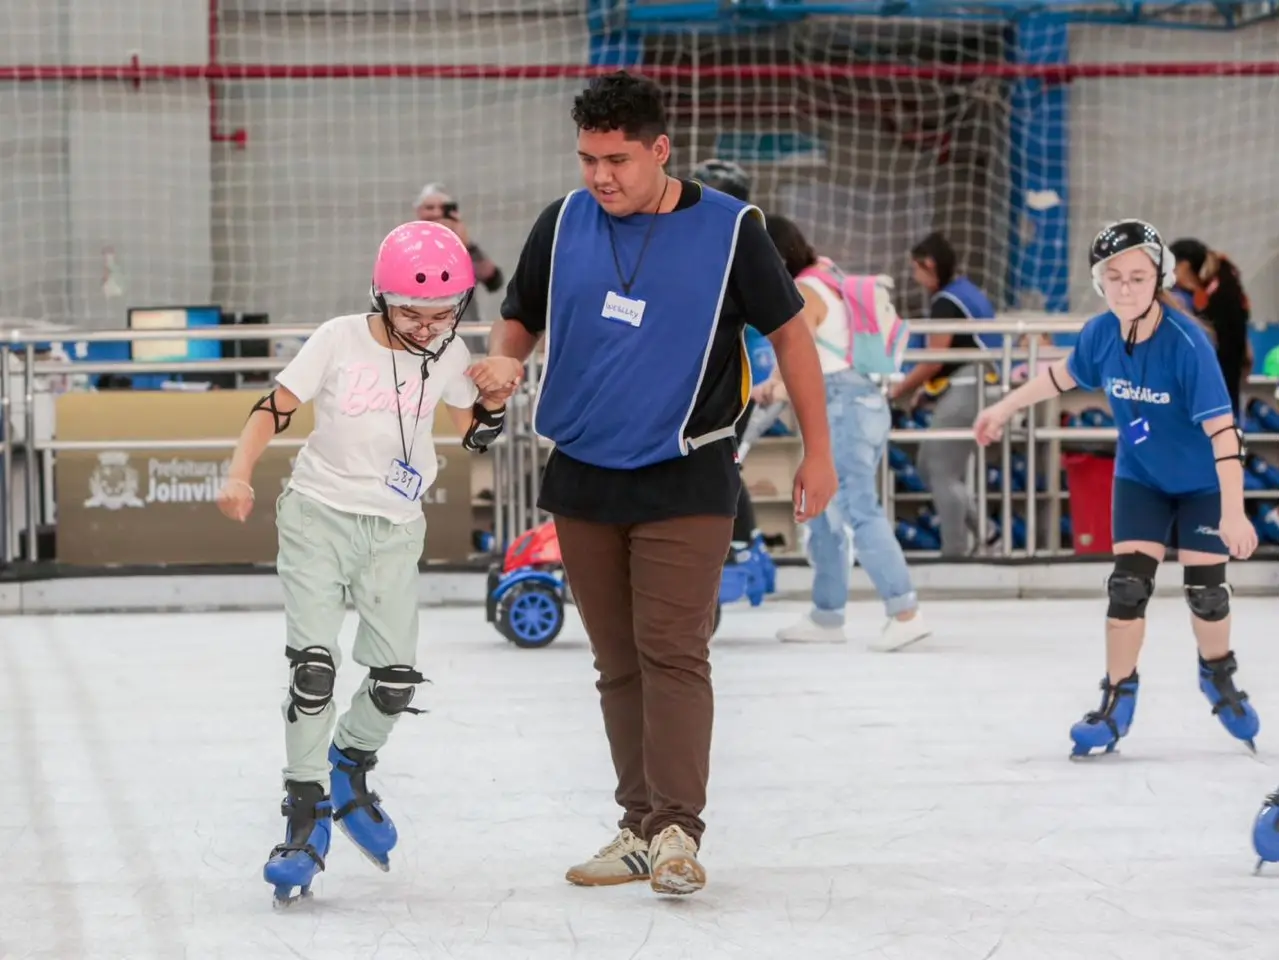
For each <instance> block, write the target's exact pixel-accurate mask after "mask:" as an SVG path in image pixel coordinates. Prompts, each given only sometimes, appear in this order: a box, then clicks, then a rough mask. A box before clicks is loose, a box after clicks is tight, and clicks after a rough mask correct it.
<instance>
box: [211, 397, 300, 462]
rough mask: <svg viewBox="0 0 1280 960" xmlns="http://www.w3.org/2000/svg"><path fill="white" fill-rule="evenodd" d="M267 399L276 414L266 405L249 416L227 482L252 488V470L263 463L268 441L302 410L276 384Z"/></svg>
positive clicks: (285, 428)
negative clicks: (271, 403)
mask: <svg viewBox="0 0 1280 960" xmlns="http://www.w3.org/2000/svg"><path fill="white" fill-rule="evenodd" d="M269 396H271V398H272V399H271V401H269V402H273V403H274V405H275V412H274V413H273V412H272V411H271V409H270V408H269V406H267V405H263V406H259V407H256V408H255V409H254V410H253V411H252V412H250V414H249V418H248V419H247V420H246V421H245V423H244V427H243V428H242V429H241V430H240V439H239V440H237V441H236V449H235V453H233V454H232V455H231V465H230V467H228V469H227V477H228V479H231V480H235V481H237V482H239V483H244V484H246V485H252V480H253V468H254V467H256V466H257V465H258V461H259V460H261V459H262V455H263V453H265V452H266V449H267V447H268V445H270V443H271V438H272V437H274V436H275V435H276V434H277V433H283V432H284V431H285V430H287V429H288V428H289V419H290V418H291V417H292V416H293V414H294V412H295V411H296V410H297V409H298V408H299V407H300V406H302V401H301V400H299V399H298V398H297V397H296V396H295V395H294V394H293V393H292V392H291V391H289V390H288V389H287V388H285V387H282V386H280V385H279V384H277V385H276V387H275V390H274V391H273V393H272V394H270V395H269Z"/></svg>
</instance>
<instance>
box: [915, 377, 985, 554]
mask: <svg viewBox="0 0 1280 960" xmlns="http://www.w3.org/2000/svg"><path fill="white" fill-rule="evenodd" d="M981 378H982V370H981V368H979V367H974V366H969V367H961V368H960V369H959V370H957V371H956V372H955V373H953V374H952V375H951V377H950V378H949V379H950V381H951V386H950V388H949V389H948V390H947V392H946V393H944V394H943V395H942V398H941V399H940V400H939V401H938V405H937V406H936V407H934V409H933V426H935V427H959V428H965V429H967V428H970V427H972V426H973V421H974V420H975V419H977V416H978V382H979V381H980V380H981ZM974 449H975V447H974V442H973V441H972V440H926V441H925V442H924V443H922V444H920V452H919V454H918V455H917V456H916V469H917V470H918V471H919V472H920V477H921V479H922V480H924V482H925V485H926V486H927V487H928V488H929V492H930V493H932V494H933V506H934V509H936V510H937V511H938V525H939V527H940V528H941V532H942V555H943V556H944V557H963V556H965V555H966V554H968V552H969V539H968V532H970V531H972V532H973V534H974V536H977V533H978V507H977V504H976V503H975V502H974V498H973V495H972V494H971V493H970V492H969V482H968V479H969V458H970V457H971V456H973V453H974ZM978 482H979V483H985V482H986V478H985V477H980V478H979V480H978Z"/></svg>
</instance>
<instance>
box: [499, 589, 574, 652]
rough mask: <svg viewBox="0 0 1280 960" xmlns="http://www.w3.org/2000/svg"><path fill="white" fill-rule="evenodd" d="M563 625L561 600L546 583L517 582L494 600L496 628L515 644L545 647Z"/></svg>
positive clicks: (562, 601)
mask: <svg viewBox="0 0 1280 960" xmlns="http://www.w3.org/2000/svg"><path fill="white" fill-rule="evenodd" d="M563 626H564V600H562V599H561V597H560V594H559V593H558V592H557V591H555V590H553V589H552V588H551V587H549V586H547V585H546V584H542V583H527V584H520V585H519V586H515V587H512V588H511V589H510V590H508V591H507V592H506V593H505V594H503V597H502V599H501V600H500V601H498V630H499V631H500V632H501V633H502V635H503V636H504V637H506V638H507V639H508V640H510V641H511V642H512V643H514V644H515V645H516V646H517V647H524V648H526V649H528V648H534V647H545V646H546V645H547V644H549V643H550V642H551V641H552V640H554V639H555V638H556V637H557V636H559V635H560V629H561V628H562V627H563Z"/></svg>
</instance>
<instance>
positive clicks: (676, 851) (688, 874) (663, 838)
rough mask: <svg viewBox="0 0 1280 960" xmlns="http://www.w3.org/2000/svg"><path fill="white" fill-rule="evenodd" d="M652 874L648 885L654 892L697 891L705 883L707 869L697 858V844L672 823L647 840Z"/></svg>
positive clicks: (684, 892)
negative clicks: (649, 841)
mask: <svg viewBox="0 0 1280 960" xmlns="http://www.w3.org/2000/svg"><path fill="white" fill-rule="evenodd" d="M649 863H650V865H651V866H652V870H653V877H652V879H650V881H649V886H650V887H652V888H653V890H654V891H655V892H656V893H672V894H677V895H681V894H686V893H696V892H697V891H699V890H701V889H702V888H703V887H705V886H706V885H707V871H706V870H704V869H703V868H702V864H700V863H699V862H698V845H697V844H696V843H694V841H693V838H692V837H690V836H689V835H688V834H687V833H685V832H684V831H683V830H682V829H680V827H678V826H676V825H675V824H674V823H673V824H672V825H671V826H669V827H667V828H666V829H665V830H663V831H662V832H661V833H660V834H658V835H657V836H656V837H654V838H653V842H652V843H651V844H649Z"/></svg>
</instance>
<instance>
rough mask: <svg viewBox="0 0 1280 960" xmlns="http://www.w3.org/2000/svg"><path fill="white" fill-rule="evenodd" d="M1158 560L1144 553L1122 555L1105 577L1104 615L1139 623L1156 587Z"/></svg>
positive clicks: (1113, 618) (1144, 614) (1117, 558)
mask: <svg viewBox="0 0 1280 960" xmlns="http://www.w3.org/2000/svg"><path fill="white" fill-rule="evenodd" d="M1159 567H1160V561H1159V560H1156V559H1155V558H1154V557H1148V556H1147V555H1146V554H1145V553H1122V554H1120V556H1118V557H1116V568H1115V570H1113V571H1112V572H1111V576H1109V577H1107V598H1108V600H1110V603H1109V604H1108V605H1107V616H1108V617H1109V618H1111V619H1112V620H1141V619H1142V618H1143V617H1144V616H1146V613H1147V601H1149V600H1150V599H1151V594H1152V593H1154V592H1155V588H1156V570H1158V569H1159Z"/></svg>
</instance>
